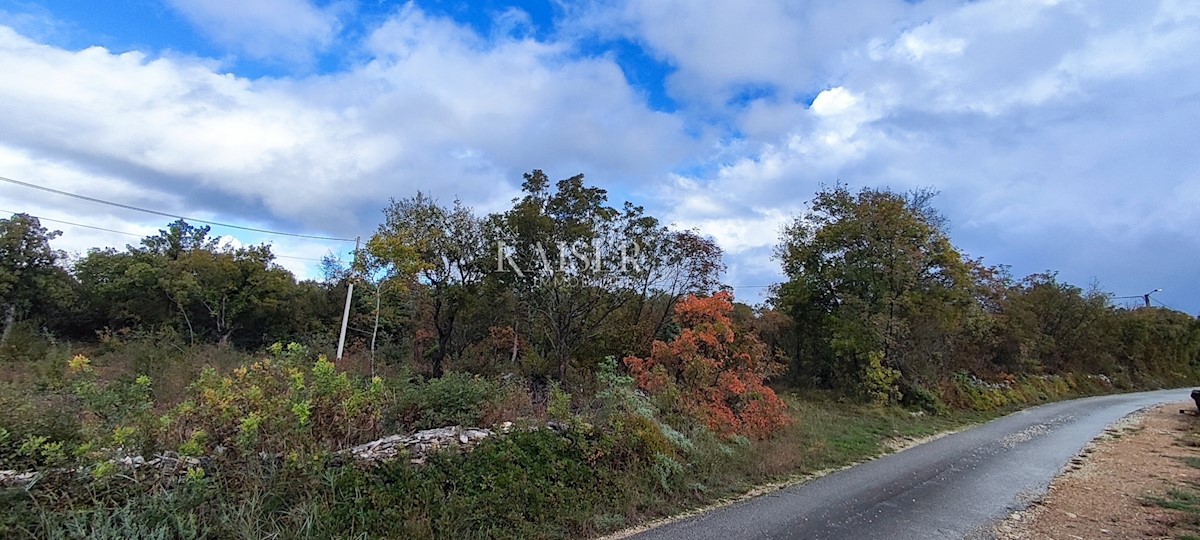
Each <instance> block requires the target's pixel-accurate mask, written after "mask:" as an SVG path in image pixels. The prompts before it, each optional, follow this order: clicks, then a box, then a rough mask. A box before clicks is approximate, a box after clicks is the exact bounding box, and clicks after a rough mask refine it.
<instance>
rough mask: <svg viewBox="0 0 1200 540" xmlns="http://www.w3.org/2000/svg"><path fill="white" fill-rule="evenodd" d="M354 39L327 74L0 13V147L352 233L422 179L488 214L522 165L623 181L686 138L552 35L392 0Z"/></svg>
mask: <svg viewBox="0 0 1200 540" xmlns="http://www.w3.org/2000/svg"><path fill="white" fill-rule="evenodd" d="M504 16H505V17H510V16H511V14H510V15H504ZM363 53H364V59H363V61H362V62H360V63H359V64H357V65H355V66H353V67H352V68H351V69H348V70H345V71H341V72H336V73H332V74H329V75H321V76H312V77H303V78H285V79H266V78H264V79H248V78H244V77H238V76H236V75H233V74H227V73H220V72H219V71H218V68H217V65H216V64H215V63H214V62H213V61H211V60H206V59H197V58H188V57H180V56H177V55H176V56H171V57H161V56H154V55H153V54H149V53H145V52H140V51H131V52H117V51H110V50H107V49H104V48H100V47H92V48H87V49H84V50H79V51H73V50H65V49H61V48H58V47H54V46H49V45H44V44H41V43H38V42H35V41H33V40H31V39H29V38H27V37H25V36H23V35H21V34H18V33H17V32H15V31H13V30H12V29H9V28H5V27H0V64H3V65H5V66H6V76H5V77H4V78H3V79H2V80H0V102H4V103H5V104H6V106H5V107H2V108H0V126H3V127H2V128H0V150H5V151H8V152H15V153H28V154H30V155H36V156H39V157H41V158H44V159H45V160H47V161H52V162H54V163H56V164H60V165H62V166H64V167H68V168H71V169H72V170H74V171H76V173H77V175H76V176H77V177H79V178H92V179H93V183H94V186H95V187H97V188H101V189H100V192H99V194H97V191H96V190H92V189H90V188H88V186H78V185H76V186H73V187H78V188H79V189H78V191H79V192H86V193H89V194H93V195H96V196H100V195H103V194H104V193H103V189H106V188H103V187H102V186H109V185H110V184H111V180H112V179H114V178H118V179H121V180H122V182H123V183H124V184H128V185H130V186H134V188H133V189H127V190H124V191H123V192H122V193H121V194H114V195H113V198H114V199H116V200H122V201H128V200H129V194H130V193H136V194H137V195H138V198H139V199H147V198H150V199H151V200H149V201H146V205H147V206H149V207H152V208H161V209H164V210H166V211H170V212H174V213H179V214H184V215H196V214H204V213H206V212H220V213H222V214H224V215H226V216H228V219H229V220H232V221H239V220H255V221H257V220H260V219H262V220H266V221H268V222H273V223H275V226H274V227H273V228H285V229H302V230H306V231H319V232H324V233H329V234H335V235H339V236H354V235H355V234H369V232H370V231H371V229H373V227H374V225H375V224H376V223H378V220H379V214H378V211H379V209H380V208H382V207H383V206H385V205H386V202H387V198H388V197H407V196H410V195H412V194H414V193H415V192H416V191H418V190H422V191H425V192H426V193H430V194H432V195H434V196H437V197H441V198H443V199H451V198H454V197H462V198H463V200H464V201H465V202H467V203H468V204H472V205H475V206H478V207H480V208H482V209H484V210H494V209H498V208H500V207H501V206H502V205H503V204H504V203H506V202H507V201H508V200H509V199H510V198H511V197H512V196H514V195H515V192H516V186H517V185H518V184H519V182H520V178H521V173H522V172H526V171H528V170H530V169H532V168H535V167H537V168H543V169H545V170H546V171H547V172H548V173H549V174H551V176H554V177H566V176H570V175H573V174H576V173H579V172H585V173H588V175H589V177H591V178H592V179H593V181H596V182H599V183H602V184H605V185H606V186H608V187H614V188H617V189H618V190H620V189H625V190H631V189H633V188H635V187H636V186H637V185H638V180H639V179H644V178H646V177H649V176H652V175H653V174H655V172H656V171H660V170H661V168H662V165H663V163H673V162H679V161H681V160H683V159H684V158H685V157H686V156H689V155H692V154H694V152H695V149H696V146H695V144H696V143H695V141H694V140H693V139H692V138H691V137H690V136H688V135H686V134H684V133H683V132H682V130H681V128H680V122H679V120H678V119H676V118H673V117H671V116H670V115H667V114H663V113H658V112H654V111H651V110H649V109H648V108H647V107H646V105H645V104H644V103H643V102H642V101H641V99H640V96H639V94H638V93H637V92H635V91H634V90H633V89H631V88H630V87H629V85H628V83H627V81H626V80H625V78H624V76H623V74H622V72H621V70H620V68H619V67H618V66H616V65H615V64H614V63H613V62H612V61H611V60H609V59H606V58H603V57H595V58H593V57H579V56H577V55H576V53H575V52H574V51H573V50H571V49H570V47H568V46H566V45H563V44H560V43H554V42H541V41H537V40H534V39H531V38H524V37H511V36H506V35H497V36H480V35H477V34H476V33H475V32H473V31H471V30H469V29H468V28H467V27H465V26H463V25H460V24H458V23H455V22H453V21H451V20H449V19H446V18H439V17H434V16H430V15H428V14H426V13H425V12H423V11H422V10H420V9H419V8H417V7H416V6H413V5H408V6H406V7H405V8H403V9H401V10H399V11H397V12H396V13H394V14H392V16H391V17H389V18H388V19H387V20H386V21H384V22H383V23H382V24H381V25H379V26H378V27H377V28H375V29H374V30H373V31H372V32H371V33H370V35H369V37H368V38H367V39H366V43H365V45H364V51H363ZM23 171H24V172H21V174H25V175H26V176H24V177H23V178H19V179H25V180H28V181H33V182H39V183H45V184H47V185H55V186H56V187H62V186H61V185H58V184H55V179H54V178H49V177H48V176H47V175H46V174H41V173H39V172H38V171H39V169H38V168H36V167H30V168H26V169H23ZM9 176H14V177H20V174H18V172H12V171H11V170H10V172H9ZM622 186H623V187H622ZM68 187H71V186H68ZM63 189H67V188H66V187H63ZM151 195H153V196H151ZM268 228H272V227H268Z"/></svg>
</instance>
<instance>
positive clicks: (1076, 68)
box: [0, 0, 1200, 305]
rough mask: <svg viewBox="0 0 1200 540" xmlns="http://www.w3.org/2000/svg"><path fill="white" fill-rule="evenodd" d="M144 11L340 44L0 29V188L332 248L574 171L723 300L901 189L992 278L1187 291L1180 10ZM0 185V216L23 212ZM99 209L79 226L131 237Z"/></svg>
mask: <svg viewBox="0 0 1200 540" xmlns="http://www.w3.org/2000/svg"><path fill="white" fill-rule="evenodd" d="M172 2H173V3H172V5H173V6H174V7H176V9H178V10H179V12H180V13H182V14H183V15H184V16H185V17H187V18H188V19H189V20H191V21H193V23H194V24H196V25H197V26H198V27H199V28H201V29H202V30H203V31H205V32H206V33H207V34H208V35H210V36H211V37H212V38H213V39H214V40H216V41H218V42H220V43H223V44H226V45H227V46H228V47H230V48H231V49H232V50H235V51H239V53H240V54H244V55H247V56H250V57H254V58H269V59H280V60H283V61H288V62H307V61H309V60H311V58H312V57H313V56H314V55H317V54H320V53H321V51H325V50H328V49H329V48H330V47H335V46H336V47H343V48H345V47H352V48H353V49H354V52H353V54H349V55H346V57H345V58H343V59H342V60H343V62H344V63H343V64H342V65H343V66H344V67H343V68H341V69H339V70H337V71H333V72H327V73H322V74H319V75H310V76H303V77H290V78H274V79H272V78H247V77H245V76H238V75H236V74H227V73H221V72H220V67H219V65H218V63H217V61H215V60H213V59H203V58H192V57H188V56H186V55H180V54H173V55H171V56H163V54H162V53H161V52H156V51H131V52H125V51H112V50H106V49H102V48H89V49H83V50H67V49H63V48H59V47H54V46H50V45H46V44H44V41H45V40H44V39H41V38H40V37H31V31H28V30H13V29H11V28H6V27H3V26H0V65H4V66H5V70H6V72H5V77H4V78H2V79H0V103H4V104H5V106H4V107H0V167H6V168H5V169H3V170H5V171H7V172H8V174H6V175H7V176H13V177H18V178H21V179H27V180H31V181H43V180H44V183H46V184H48V185H54V186H56V187H60V188H62V189H67V190H75V191H78V192H88V193H89V194H95V195H97V196H103V197H110V198H113V199H117V200H123V201H136V202H138V203H139V204H144V205H146V206H149V207H154V208H162V209H167V210H170V211H177V212H178V213H184V214H188V213H190V214H197V213H199V214H201V215H202V216H207V215H214V216H224V217H225V218H226V219H230V220H235V221H247V220H248V221H253V222H255V223H259V222H261V223H263V224H265V225H269V226H268V227H267V228H272V227H274V228H289V229H304V230H307V231H319V232H323V233H329V234H335V235H339V236H353V235H355V234H368V233H369V232H370V229H372V228H373V227H374V225H375V224H376V223H377V222H378V217H379V215H378V209H379V208H381V207H382V206H384V205H385V204H386V199H387V198H388V197H389V196H396V197H404V196H408V195H411V194H413V193H414V192H415V191H417V190H423V191H426V192H427V193H431V194H432V195H434V196H438V197H441V198H443V199H449V198H453V197H454V196H461V197H463V198H464V200H465V201H466V202H467V203H468V204H472V205H475V206H476V207H479V208H482V209H485V210H495V209H500V208H502V207H503V206H504V205H505V204H506V203H507V202H508V200H509V199H510V198H511V197H513V196H514V195H515V191H516V189H517V184H518V182H519V179H520V174H521V173H522V172H526V171H528V170H529V169H532V168H535V167H537V168H543V169H545V170H546V171H547V173H548V174H550V176H551V177H554V178H560V177H566V176H570V175H573V174H575V173H579V172H583V173H587V174H588V176H589V179H590V180H591V181H593V182H596V183H598V184H600V185H602V186H604V187H607V188H610V189H611V190H612V191H614V197H620V196H638V195H641V196H645V197H646V200H643V201H639V202H645V203H646V206H647V207H648V210H649V211H650V212H651V213H653V214H655V215H658V216H661V217H664V218H665V220H666V221H668V222H674V223H676V224H677V225H679V226H682V227H688V228H696V229H697V230H700V231H701V232H702V233H704V234H708V235H711V236H713V237H714V238H716V239H717V240H718V241H719V242H720V243H721V245H722V246H723V247H724V248H725V249H726V251H727V252H728V254H729V258H728V260H727V262H728V264H729V266H730V275H729V278H728V279H729V281H730V282H734V284H737V285H749V284H754V285H759V284H767V283H770V282H773V281H775V280H776V279H777V278H778V273H777V272H778V270H777V266H776V265H775V263H773V262H772V261H771V260H770V252H771V246H772V245H773V244H774V243H775V242H777V237H778V232H779V227H780V226H781V225H782V224H783V223H786V221H787V220H788V219H790V217H791V216H793V215H795V214H796V213H798V212H801V211H802V210H803V209H804V205H805V201H807V200H808V199H809V198H811V196H812V194H813V192H814V191H816V190H817V189H818V187H819V185H820V183H822V182H824V183H833V182H836V181H838V180H841V181H844V182H846V183H849V184H850V185H852V186H867V185H870V186H890V187H892V188H895V189H900V190H904V189H909V188H914V187H924V186H931V187H933V188H935V189H938V190H940V191H941V192H942V197H941V198H940V199H939V200H938V205H939V206H940V207H941V208H942V209H943V210H944V212H945V213H946V214H947V215H948V216H949V218H950V220H951V224H952V234H953V237H954V238H955V240H956V241H957V242H958V243H959V244H960V245H962V246H963V247H964V248H965V249H966V250H967V251H968V252H970V253H972V254H976V255H986V256H988V258H989V260H992V261H996V262H1005V263H1012V264H1013V265H1014V266H1015V267H1016V268H1015V270H1016V271H1017V272H1018V273H1022V272H1033V271H1039V270H1044V269H1046V268H1059V269H1062V270H1063V274H1064V277H1066V278H1068V279H1070V280H1071V281H1074V282H1076V283H1086V282H1087V281H1088V280H1090V279H1091V278H1093V277H1096V278H1099V279H1100V280H1101V283H1102V285H1105V286H1106V287H1108V288H1110V289H1113V290H1118V292H1125V290H1126V289H1141V288H1143V287H1142V285H1145V284H1149V285H1150V288H1153V287H1163V288H1164V289H1168V291H1170V290H1182V291H1191V294H1192V295H1193V296H1194V295H1196V294H1200V290H1197V289H1196V288H1195V286H1194V285H1189V283H1190V281H1189V279H1190V278H1187V276H1189V275H1190V276H1192V277H1194V276H1195V273H1196V272H1197V271H1200V268H1197V267H1196V266H1195V262H1193V261H1190V260H1187V256H1186V255H1184V254H1186V253H1194V252H1195V251H1196V250H1200V236H1198V235H1197V233H1196V231H1197V230H1200V210H1198V209H1200V188H1197V186H1200V161H1198V160H1197V159H1196V158H1195V149H1196V147H1197V145H1198V144H1200V140H1198V139H1197V135H1196V133H1197V132H1196V129H1195V126H1194V125H1193V124H1194V119H1195V118H1197V117H1200V69H1198V68H1200V57H1197V56H1196V55H1195V54H1194V51H1196V50H1200V8H1197V7H1196V6H1197V4H1196V3H1195V2H1189V1H1187V0H1159V1H1154V2H1138V3H1112V2H1106V3H1101V2H1096V1H1091V0H1057V1H1050V0H980V1H976V2H960V1H956V0H926V1H924V2H916V3H910V2H905V1H902V0H871V1H869V2H866V3H862V2H855V3H848V2H841V3H829V2H816V1H794V0H763V1H761V2H751V3H731V2H715V1H714V2H691V1H683V0H679V1H667V2H642V1H637V0H595V1H593V2H588V3H578V4H575V3H572V4H564V5H563V6H562V10H563V13H564V17H563V18H562V19H561V20H559V21H558V22H557V24H558V26H557V28H556V29H555V30H554V31H552V32H548V33H546V34H545V35H548V36H550V37H548V38H536V37H533V35H534V34H535V33H533V32H529V31H528V27H529V26H530V24H531V22H530V18H529V17H528V15H527V14H525V13H523V12H521V11H519V10H515V9H510V10H507V11H503V10H502V11H497V12H495V13H493V16H494V17H495V18H496V20H495V21H494V24H493V25H492V28H491V31H490V32H485V33H481V32H479V31H476V30H473V29H472V27H471V26H469V25H467V24H465V23H461V22H458V21H455V20H452V19H450V18H447V17H443V16H436V15H432V14H430V13H429V12H427V11H425V10H422V9H421V7H420V6H419V5H418V4H413V3H409V4H405V5H403V6H401V7H399V8H397V9H395V10H394V11H391V12H389V13H387V14H386V16H381V17H380V18H379V19H378V20H372V21H370V22H369V23H367V24H369V26H368V27H366V28H365V29H364V30H363V31H362V32H358V31H356V32H355V36H356V38H355V42H354V43H352V44H351V43H338V41H337V40H338V39H339V38H338V35H339V32H340V28H341V26H342V24H343V23H344V22H346V21H348V20H349V19H348V17H352V16H353V15H354V12H353V10H352V9H349V8H345V7H342V6H341V5H335V4H321V5H317V4H311V3H304V2H300V1H299V0H272V1H270V2H259V3H256V5H255V6H243V5H241V4H238V5H234V4H231V3H229V2H224V1H221V2H207V3H203V4H201V3H199V2H195V3H193V2H191V1H187V0H172ZM281 13H286V14H287V16H284V17H277V15H279V14H281ZM5 20H10V21H15V20H17V19H16V18H14V17H12V16H9V17H8V19H5ZM246 21H251V22H246ZM2 24H3V22H0V25H2ZM14 24H15V23H14ZM22 28H33V27H32V26H29V25H24V26H23V27H22ZM536 34H538V35H542V34H541V33H536ZM260 38H261V41H258V40H259V39H260ZM359 38H361V39H359ZM617 39H619V40H624V41H627V42H632V43H634V44H637V45H639V46H641V47H643V48H644V50H645V52H646V54H648V55H649V56H651V57H654V58H656V59H658V60H659V61H661V62H662V63H664V64H665V65H667V66H668V73H667V74H666V92H667V93H668V94H669V96H670V98H672V99H673V100H674V101H675V103H676V104H677V105H678V107H676V108H675V110H674V111H673V112H661V111H656V110H652V109H651V108H650V106H649V105H648V104H647V103H646V101H647V97H646V92H645V90H644V89H641V88H637V87H635V86H633V85H631V83H630V81H629V80H628V79H627V78H626V76H625V73H624V71H623V66H622V65H621V64H620V63H619V61H620V58H619V55H617V54H605V53H603V52H600V53H596V54H592V53H588V54H584V53H581V52H580V51H581V50H588V51H593V50H594V48H589V47H590V45H589V46H584V45H581V44H583V43H595V42H599V43H602V44H603V43H606V41H605V40H617ZM297 51H298V52H297ZM289 54H298V55H299V56H288V55H289ZM624 67H628V66H624ZM14 171H15V172H14ZM22 176H23V178H22ZM0 188H3V189H0V207H5V208H7V207H6V206H4V205H10V206H11V205H13V204H17V203H24V202H26V199H23V198H22V197H23V196H24V195H25V194H23V193H18V192H19V191H20V190H19V188H12V187H3V186H0ZM14 190H16V191H14ZM51 198H52V197H51ZM35 199H36V200H35ZM28 202H29V203H30V204H31V205H33V204H34V203H36V205H40V206H37V208H39V209H41V210H44V211H46V212H49V211H52V210H54V206H53V205H54V204H56V203H55V201H53V200H50V199H45V198H44V197H42V195H37V196H36V197H33V198H30V199H28ZM58 203H62V201H58ZM11 209H13V210H22V208H11ZM63 209H64V210H68V211H69V212H71V213H74V212H81V214H79V215H88V214H87V212H88V211H89V210H88V208H86V205H76V203H74V202H69V203H66V205H65V206H64V208H63ZM184 210H186V211H184ZM91 211H93V212H94V211H95V209H94V208H93V209H91ZM58 215H60V216H61V214H58ZM105 215H108V214H105ZM114 216H115V214H114ZM118 218H119V219H126V220H128V221H126V222H124V223H122V222H120V221H112V222H107V221H106V222H105V223H110V224H112V225H113V228H128V227H133V226H138V223H139V222H137V220H136V219H135V218H128V217H120V216H116V217H114V218H113V219H118ZM140 223H144V222H140ZM159 226H161V225H159ZM134 232H140V230H139V231H134ZM243 241H247V240H246V239H243ZM250 241H253V240H250ZM280 242H281V244H280V245H281V246H282V245H283V244H282V242H283V240H280ZM335 248H336V249H343V250H344V246H343V247H336V246H335ZM281 249H282V248H281ZM289 249H295V250H297V252H296V253H294V254H296V255H312V256H314V257H319V256H320V254H321V253H322V252H323V251H324V250H327V249H330V247H329V246H324V247H322V246H320V245H316V244H313V245H310V244H300V243H296V244H289ZM281 252H282V251H281ZM1157 276H1161V277H1162V280H1163V281H1161V282H1157V283H1148V282H1149V281H1153V280H1155V279H1157ZM1192 281H1194V280H1192ZM758 292H761V291H760V290H759V289H757V288H756V289H754V290H746V291H742V290H739V295H741V296H742V297H748V298H747V299H750V300H754V299H755V298H756V297H755V295H756V294H757V293H758ZM1135 292H1136V291H1135ZM1180 294H1181V295H1182V294H1183V293H1180ZM1182 297H1183V296H1181V298H1182ZM759 298H760V297H759ZM1170 298H1171V297H1170V296H1169V295H1168V296H1164V297H1163V299H1164V301H1169V300H1170ZM1184 305H1187V304H1184Z"/></svg>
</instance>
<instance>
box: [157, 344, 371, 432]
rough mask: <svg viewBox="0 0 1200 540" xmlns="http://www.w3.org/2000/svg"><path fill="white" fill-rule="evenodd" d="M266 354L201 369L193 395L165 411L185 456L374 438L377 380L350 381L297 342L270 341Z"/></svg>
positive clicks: (169, 429) (326, 361) (169, 425)
mask: <svg viewBox="0 0 1200 540" xmlns="http://www.w3.org/2000/svg"><path fill="white" fill-rule="evenodd" d="M271 352H272V357H270V358H264V359H261V360H258V361H256V362H254V363H252V364H250V365H248V366H243V367H239V368H237V369H234V370H233V373H231V374H230V375H226V376H221V375H219V374H218V373H217V372H216V370H214V369H211V368H210V369H206V370H204V372H202V373H201V374H200V377H199V379H197V380H196V382H195V383H193V384H192V387H191V391H192V397H191V398H190V399H188V400H186V401H184V402H183V403H180V404H179V405H178V406H176V407H175V408H174V409H173V410H172V411H171V412H170V413H169V414H168V415H167V417H166V421H167V423H168V440H169V441H172V442H173V443H174V444H175V445H176V446H177V447H181V446H186V447H187V448H186V451H187V452H188V453H196V452H197V451H203V452H205V453H209V452H212V451H213V450H215V449H216V448H217V447H218V446H220V447H222V448H225V449H227V450H229V451H233V452H238V453H241V454H250V455H254V454H257V453H259V452H270V453H284V452H299V453H301V454H309V453H317V454H319V453H321V452H327V451H331V450H334V449H338V448H343V447H346V446H349V445H353V444H358V443H361V442H365V441H367V440H370V439H373V438H376V437H378V436H380V434H381V422H382V418H383V411H384V410H385V408H386V407H387V403H388V399H389V394H388V391H387V389H386V388H385V386H384V383H383V380H382V379H379V378H375V379H373V380H370V381H360V380H355V379H352V378H351V377H350V376H349V375H348V374H346V373H345V372H339V371H337V370H336V369H335V367H334V365H333V363H332V362H330V361H329V360H328V359H326V358H325V357H324V356H323V355H320V356H317V358H316V360H315V361H313V360H311V355H310V354H309V353H308V352H307V350H306V349H305V348H304V347H303V346H300V345H298V344H295V343H292V344H289V345H288V346H287V347H286V348H285V347H283V346H282V345H281V344H278V343H276V344H275V345H274V346H272V347H271ZM197 434H203V435H201V436H198V435H197Z"/></svg>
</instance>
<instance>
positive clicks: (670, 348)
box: [625, 292, 788, 438]
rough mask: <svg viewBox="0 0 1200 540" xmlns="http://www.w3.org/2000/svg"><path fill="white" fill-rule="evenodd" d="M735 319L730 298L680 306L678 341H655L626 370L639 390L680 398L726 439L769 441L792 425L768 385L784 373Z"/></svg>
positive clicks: (628, 361)
mask: <svg viewBox="0 0 1200 540" xmlns="http://www.w3.org/2000/svg"><path fill="white" fill-rule="evenodd" d="M731 313H733V295H731V294H730V293H728V292H719V293H717V294H716V295H714V296H712V297H710V298H700V297H696V296H689V297H687V298H685V299H683V300H680V301H679V304H678V305H676V307H675V322H676V323H678V324H679V326H680V327H682V331H681V332H680V333H679V336H677V337H676V338H675V339H672V340H671V341H670V342H669V343H668V342H663V341H655V342H654V346H653V348H652V349H651V352H650V357H649V358H638V357H635V356H630V357H628V358H626V359H625V365H626V366H627V367H628V368H629V370H630V372H631V373H632V374H633V377H634V379H635V380H636V381H637V385H638V387H639V388H641V389H642V390H644V391H646V392H648V393H651V394H657V395H662V394H669V395H678V396H679V405H680V407H681V408H682V409H683V410H684V412H686V413H688V414H691V415H693V416H695V417H696V418H698V419H700V420H701V421H703V422H705V423H706V424H707V425H708V427H709V428H710V429H712V430H713V431H714V432H716V433H718V434H720V435H721V436H724V437H731V436H735V435H742V436H745V437H751V438H765V437H767V436H768V435H770V434H771V433H772V432H774V431H775V430H777V429H779V428H780V427H783V426H784V425H786V424H787V423H788V416H787V405H786V404H785V403H784V402H783V400H781V399H779V396H777V395H775V391H773V390H771V388H769V387H767V386H766V385H765V384H764V381H765V380H766V379H768V378H770V377H772V376H775V375H778V374H780V373H782V372H783V369H784V367H783V364H782V363H780V362H778V361H776V358H775V357H774V355H773V354H771V351H770V349H769V348H768V347H767V346H766V345H765V344H764V343H763V342H762V341H760V340H759V339H758V336H756V335H755V334H753V333H752V332H738V331H736V330H735V329H734V325H733V321H732V320H731V319H730V314H731Z"/></svg>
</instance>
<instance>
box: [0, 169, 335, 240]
mask: <svg viewBox="0 0 1200 540" xmlns="http://www.w3.org/2000/svg"><path fill="white" fill-rule="evenodd" d="M0 181H4V182H8V183H10V184H16V185H18V186H24V187H27V188H33V189H38V190H41V191H46V192H49V193H54V194H56V195H63V196H65V197H73V198H76V199H80V200H84V201H89V202H94V203H99V204H107V205H109V206H115V207H117V208H124V209H126V210H134V211H137V212H145V213H147V214H154V215H156V216H163V217H169V218H175V219H182V220H184V221H191V222H195V223H204V224H206V225H216V226H218V227H227V228H230V229H240V230H243V231H250V232H257V233H264V234H277V235H280V236H293V237H297V238H311V239H314V240H332V241H336V242H354V240H351V239H349V238H336V237H332V236H317V235H312V234H300V233H290V232H282V231H271V230H267V229H258V228H254V227H244V226H242V225H231V224H229V223H220V222H217V221H208V220H204V219H197V218H190V217H184V216H180V215H177V214H171V213H167V212H160V211H158V210H150V209H148V208H140V207H137V206H130V205H128V204H122V203H118V202H112V201H106V200H103V199H97V198H94V197H88V196H86V195H78V194H75V193H69V192H66V191H60V190H57V189H54V188H48V187H45V186H39V185H37V184H30V183H29V182H22V181H20V180H13V179H12V178H6V177H3V176H0Z"/></svg>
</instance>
